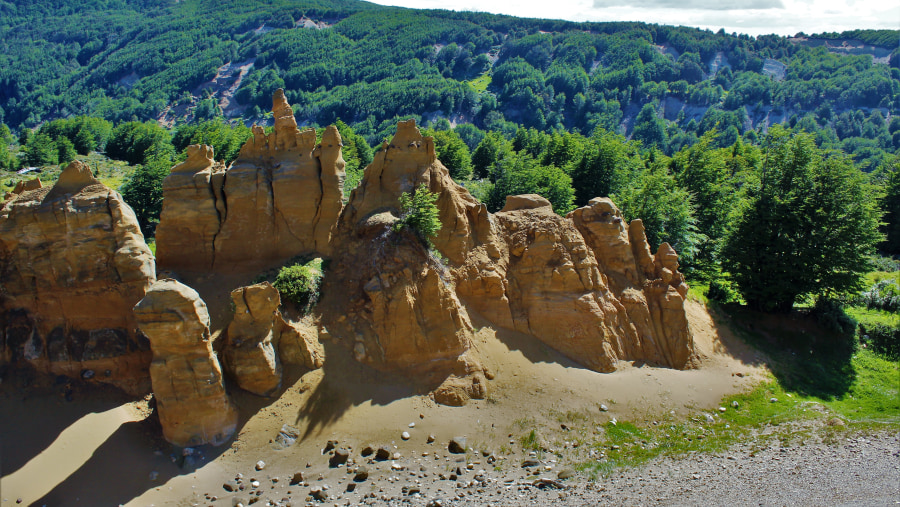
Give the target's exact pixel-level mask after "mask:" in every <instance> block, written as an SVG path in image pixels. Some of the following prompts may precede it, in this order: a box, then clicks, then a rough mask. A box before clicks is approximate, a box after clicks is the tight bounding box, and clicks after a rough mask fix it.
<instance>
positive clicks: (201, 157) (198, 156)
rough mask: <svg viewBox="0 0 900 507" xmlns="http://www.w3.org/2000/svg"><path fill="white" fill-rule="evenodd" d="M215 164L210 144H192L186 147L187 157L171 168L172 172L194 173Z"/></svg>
mask: <svg viewBox="0 0 900 507" xmlns="http://www.w3.org/2000/svg"><path fill="white" fill-rule="evenodd" d="M213 164H215V154H214V152H213V148H212V146H207V145H205V144H192V145H190V146H188V147H187V159H186V160H185V161H184V162H182V163H180V164H178V165H176V166H175V167H173V168H172V172H173V173H188V172H190V173H196V172H199V171H201V170H203V169H206V168H207V167H212V166H213Z"/></svg>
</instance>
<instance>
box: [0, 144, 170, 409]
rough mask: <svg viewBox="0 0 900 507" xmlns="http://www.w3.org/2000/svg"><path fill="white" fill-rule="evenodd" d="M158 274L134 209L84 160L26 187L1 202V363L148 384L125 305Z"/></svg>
mask: <svg viewBox="0 0 900 507" xmlns="http://www.w3.org/2000/svg"><path fill="white" fill-rule="evenodd" d="M29 189H30V190H29ZM155 279H156V270H155V264H154V262H153V255H152V254H151V253H150V249H149V248H147V245H146V244H145V243H144V237H143V235H142V234H141V231H140V228H139V227H138V222H137V219H136V218H135V215H134V212H133V211H132V210H131V208H130V207H128V205H127V204H125V201H124V200H123V199H122V196H121V195H119V194H118V193H117V192H115V191H113V190H110V189H109V188H107V187H106V186H104V185H103V184H102V183H100V181H99V180H97V179H96V178H94V175H93V173H92V172H91V170H90V168H89V167H88V166H86V165H84V164H83V163H81V162H77V161H76V162H72V163H71V164H69V165H68V167H66V168H65V170H64V171H63V172H62V173H61V174H60V176H59V180H58V181H57V182H56V184H55V185H53V186H52V187H42V186H41V185H40V184H39V182H38V183H37V184H31V185H26V186H23V188H22V189H21V192H20V193H17V194H14V195H12V197H11V199H10V200H9V201H7V202H6V203H5V204H4V205H3V207H2V208H0V280H2V282H0V283H2V290H0V363H7V364H10V365H11V366H12V367H18V366H26V365H30V366H31V367H34V368H35V369H36V370H37V371H40V372H44V373H50V374H53V375H66V376H69V377H73V378H80V379H84V380H89V381H91V382H104V383H109V384H113V385H115V386H117V387H120V388H122V389H123V390H125V391H127V392H130V393H135V394H138V393H146V392H148V391H149V390H150V382H149V380H150V377H149V374H148V371H147V367H148V365H149V363H150V349H149V346H148V344H147V340H146V339H145V338H144V337H143V336H142V335H141V334H140V333H138V332H137V325H136V323H135V320H134V314H133V313H132V311H131V308H132V307H134V305H135V303H137V302H138V301H140V299H141V298H143V297H144V294H145V293H146V291H147V289H148V288H149V287H150V285H151V284H152V283H153V282H154V281H155Z"/></svg>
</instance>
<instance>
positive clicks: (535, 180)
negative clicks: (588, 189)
mask: <svg viewBox="0 0 900 507" xmlns="http://www.w3.org/2000/svg"><path fill="white" fill-rule="evenodd" d="M495 175H496V181H495V182H494V185H493V187H491V188H490V189H489V190H488V193H487V200H486V202H485V204H486V205H487V207H488V210H490V211H492V212H497V211H500V210H501V209H503V206H504V205H505V204H506V196H508V195H519V194H538V195H541V196H543V197H544V198H546V199H547V200H548V201H550V204H552V205H553V211H555V212H556V213H558V214H560V215H565V214H566V213H568V212H569V211H571V210H572V209H573V208H574V206H573V204H572V203H573V201H574V199H575V191H574V190H573V189H572V178H570V177H569V175H568V174H566V173H565V172H563V170H562V169H559V168H558V167H555V166H547V165H542V164H540V163H539V162H538V161H536V160H535V159H533V158H532V157H531V156H529V155H528V154H526V153H524V152H519V153H514V154H510V155H508V156H506V157H504V158H503V159H501V160H500V161H499V162H498V163H497V165H496V169H495Z"/></svg>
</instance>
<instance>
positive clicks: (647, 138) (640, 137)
mask: <svg viewBox="0 0 900 507" xmlns="http://www.w3.org/2000/svg"><path fill="white" fill-rule="evenodd" d="M631 138H632V139H634V140H635V141H640V142H641V143H642V144H643V145H644V147H645V148H657V149H659V150H661V151H665V150H666V123H665V122H664V121H663V119H662V118H660V117H659V116H658V115H657V114H656V106H655V104H645V105H644V107H642V108H641V112H639V113H638V115H637V117H636V118H635V119H634V131H633V132H632V134H631Z"/></svg>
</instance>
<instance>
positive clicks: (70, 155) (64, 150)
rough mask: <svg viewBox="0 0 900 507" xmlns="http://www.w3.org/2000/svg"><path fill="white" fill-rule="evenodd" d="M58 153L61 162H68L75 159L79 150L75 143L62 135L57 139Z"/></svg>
mask: <svg viewBox="0 0 900 507" xmlns="http://www.w3.org/2000/svg"><path fill="white" fill-rule="evenodd" d="M56 154H57V160H58V161H59V163H60V164H68V163H69V162H71V161H73V160H75V155H77V154H78V152H77V151H75V145H74V144H72V141H69V138H68V137H60V138H58V139H57V140H56Z"/></svg>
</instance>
